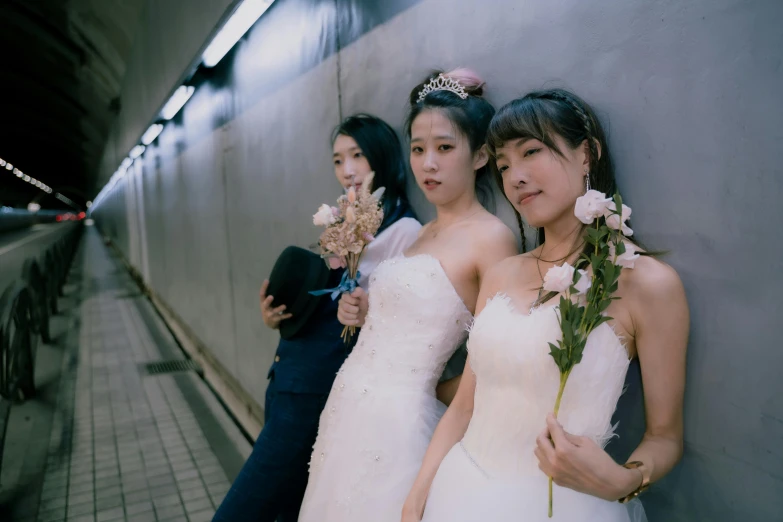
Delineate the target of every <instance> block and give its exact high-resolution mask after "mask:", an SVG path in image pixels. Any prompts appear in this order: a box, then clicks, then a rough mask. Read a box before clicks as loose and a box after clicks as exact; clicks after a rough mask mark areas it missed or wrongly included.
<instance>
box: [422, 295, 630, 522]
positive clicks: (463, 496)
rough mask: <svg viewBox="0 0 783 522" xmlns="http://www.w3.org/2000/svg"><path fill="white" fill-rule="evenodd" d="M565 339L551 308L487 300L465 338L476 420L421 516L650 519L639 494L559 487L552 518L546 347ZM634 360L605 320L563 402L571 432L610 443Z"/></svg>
mask: <svg viewBox="0 0 783 522" xmlns="http://www.w3.org/2000/svg"><path fill="white" fill-rule="evenodd" d="M560 338H561V333H560V326H559V324H558V315H557V308H556V307H555V306H549V307H546V308H540V309H537V310H535V311H533V312H532V313H531V314H530V315H524V314H521V313H519V312H518V311H516V310H515V309H514V307H513V304H512V303H511V300H510V299H509V298H508V297H506V296H504V295H497V296H495V297H494V298H493V299H490V300H489V302H488V303H487V306H486V307H485V308H484V310H483V311H482V312H481V314H480V315H479V317H477V318H476V321H475V323H474V325H473V327H472V329H471V333H470V337H469V339H468V353H469V354H470V363H471V366H472V368H473V371H474V373H475V375H476V394H475V403H474V409H473V417H472V419H471V421H470V425H469V427H468V429H467V432H466V433H465V436H464V438H463V440H462V441H461V442H460V443H458V444H457V445H455V446H454V447H453V448H452V449H451V451H450V452H449V453H448V455H447V456H446V458H445V459H444V460H443V462H442V463H441V465H440V468H439V469H438V473H437V475H436V477H435V480H434V481H433V484H432V487H431V489H430V494H429V497H428V499H427V504H426V508H425V511H424V518H423V522H475V521H479V520H482V521H483V520H487V521H492V522H512V521H513V522H549V521H558V520H560V521H568V522H629V521H631V522H639V521H643V520H645V518H644V510H643V508H642V505H641V503H640V502H639V501H638V499H637V500H634V501H633V502H631V503H630V504H628V505H623V504H620V503H618V502H609V501H606V500H602V499H599V498H597V497H593V496H590V495H585V494H582V493H578V492H576V491H573V490H571V489H567V488H561V487H559V486H557V485H554V492H553V493H554V494H553V498H554V503H553V505H554V510H553V511H554V516H553V518H548V516H547V505H548V479H547V477H546V475H545V474H544V473H543V472H541V470H539V469H538V459H537V458H536V456H535V455H534V453H533V450H534V449H535V447H536V437H537V436H538V434H539V433H541V430H542V429H544V427H545V425H546V416H547V414H548V413H549V412H551V411H552V410H553V409H554V404H555V398H556V397H557V391H558V387H559V384H560V373H559V371H558V369H557V366H556V365H555V362H554V360H553V359H552V357H551V356H550V355H549V351H550V350H549V345H548V343H549V342H555V340H556V339H560ZM628 364H629V359H628V354H627V351H626V349H625V347H624V346H623V343H622V342H621V340H620V339H619V338H618V336H617V335H616V334H615V332H614V330H613V329H612V327H611V326H609V324H607V323H604V324H602V325H600V326H599V327H598V328H597V329H596V330H594V331H593V333H592V334H591V335H590V337H589V338H588V341H587V344H586V346H585V349H584V352H583V358H582V362H581V363H579V364H578V365H577V366H576V367H575V368H574V370H573V371H572V372H571V376H570V377H569V379H568V383H567V384H566V388H565V393H564V394H563V399H562V402H561V405H560V412H559V415H558V419H559V421H560V422H561V424H562V425H563V426H564V428H565V430H566V431H568V432H569V433H573V434H576V435H583V436H586V437H589V438H591V439H593V440H594V441H595V442H596V443H598V444H599V445H602V446H603V445H605V444H606V442H608V440H609V439H610V438H611V437H612V436H613V431H614V428H613V426H612V424H611V420H612V414H613V413H614V410H615V407H616V406H617V401H618V399H619V398H620V395H621V393H622V391H623V384H624V381H625V374H626V372H627V370H628Z"/></svg>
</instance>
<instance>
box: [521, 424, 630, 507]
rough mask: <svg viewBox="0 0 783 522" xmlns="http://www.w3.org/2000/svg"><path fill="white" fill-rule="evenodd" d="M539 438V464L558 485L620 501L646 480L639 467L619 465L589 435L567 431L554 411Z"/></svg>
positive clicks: (537, 447)
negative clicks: (643, 479)
mask: <svg viewBox="0 0 783 522" xmlns="http://www.w3.org/2000/svg"><path fill="white" fill-rule="evenodd" d="M546 424H547V426H546V428H544V431H542V432H541V434H540V435H539V436H538V438H537V439H536V449H535V454H536V457H538V467H539V469H540V470H541V471H543V472H544V473H546V475H547V476H548V477H552V480H554V482H555V484H557V485H558V486H562V487H565V488H570V489H573V490H575V491H579V492H581V493H586V494H588V495H593V496H595V497H599V498H602V499H604V500H617V499H619V498H622V497H624V496H625V495H627V494H629V493H630V492H632V491H634V490H635V489H636V488H637V487H638V486H639V485H640V484H641V482H642V475H641V473H640V472H639V471H638V470H633V469H626V468H624V467H623V466H620V465H619V464H617V463H616V462H615V461H614V459H612V457H610V456H609V454H608V453H606V451H604V450H603V448H601V447H599V446H598V444H596V443H595V442H593V440H592V439H589V438H587V437H579V436H576V435H571V434H570V433H566V431H565V430H564V429H563V427H562V426H561V425H560V423H559V422H557V419H555V417H554V415H552V414H551V413H550V414H549V415H547V418H546Z"/></svg>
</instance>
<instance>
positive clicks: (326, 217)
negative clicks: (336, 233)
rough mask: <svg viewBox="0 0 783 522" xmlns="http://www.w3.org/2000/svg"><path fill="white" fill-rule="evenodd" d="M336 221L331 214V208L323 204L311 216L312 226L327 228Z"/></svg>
mask: <svg viewBox="0 0 783 522" xmlns="http://www.w3.org/2000/svg"><path fill="white" fill-rule="evenodd" d="M336 221H337V218H335V217H334V213H333V212H332V207H330V206H329V205H327V204H326V203H324V204H323V205H321V206H320V207H318V212H316V213H315V214H314V215H313V225H316V226H319V227H328V226H329V225H333V224H334V223H335V222H336Z"/></svg>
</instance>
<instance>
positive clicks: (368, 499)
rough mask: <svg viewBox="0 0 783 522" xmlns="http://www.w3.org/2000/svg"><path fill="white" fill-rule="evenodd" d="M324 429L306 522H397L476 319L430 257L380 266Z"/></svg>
mask: <svg viewBox="0 0 783 522" xmlns="http://www.w3.org/2000/svg"><path fill="white" fill-rule="evenodd" d="M369 299H370V300H369V312H368V315H367V320H366V322H365V325H364V327H363V328H362V330H361V333H360V335H359V338H358V342H357V344H356V347H355V348H354V349H353V351H352V353H351V355H350V356H349V357H348V359H347V360H346V361H345V363H344V364H343V366H342V368H340V371H339V372H338V374H337V378H336V379H335V382H334V386H333V387H332V391H331V393H330V394H329V399H328V401H327V403H326V407H325V408H324V411H323V413H322V414H321V420H320V424H319V427H318V438H317V439H316V442H315V446H314V448H313V454H312V458H311V461H310V479H309V482H308V484H307V491H306V493H305V498H304V502H303V504H302V509H301V511H300V513H299V521H300V522H370V521H372V522H386V521H388V522H399V520H400V516H401V513H402V505H403V503H404V502H405V498H406V496H407V495H408V492H409V490H410V488H411V486H412V485H413V481H414V479H415V478H416V474H417V473H418V471H419V467H420V466H421V462H422V459H423V458H424V452H425V451H426V450H427V446H428V445H429V442H430V439H431V438H432V433H433V431H434V430H435V426H436V425H437V423H438V421H439V420H440V417H441V415H442V414H443V412H444V411H445V409H446V408H445V406H444V405H443V404H442V403H440V402H439V401H438V400H437V399H436V398H435V386H436V385H437V383H438V379H439V377H440V375H441V373H442V372H443V368H444V366H445V364H446V362H447V361H448V360H449V358H450V357H451V355H452V354H453V353H454V351H455V349H456V348H457V346H458V345H459V344H460V342H461V341H462V340H463V339H464V337H465V336H466V335H467V328H468V326H469V325H470V322H471V320H472V316H471V314H470V312H469V311H468V310H467V309H466V308H465V305H464V304H463V302H462V300H461V299H460V297H459V295H457V293H456V291H455V290H454V287H453V286H452V285H451V282H450V281H449V279H448V277H447V276H446V273H445V272H444V271H443V268H442V267H441V265H440V262H439V261H438V260H437V259H436V258H434V257H432V256H429V255H418V256H413V257H405V256H399V257H396V258H394V259H390V260H387V261H384V262H383V263H381V264H380V265H379V266H378V268H376V269H375V271H374V272H373V276H372V278H371V279H370V287H369Z"/></svg>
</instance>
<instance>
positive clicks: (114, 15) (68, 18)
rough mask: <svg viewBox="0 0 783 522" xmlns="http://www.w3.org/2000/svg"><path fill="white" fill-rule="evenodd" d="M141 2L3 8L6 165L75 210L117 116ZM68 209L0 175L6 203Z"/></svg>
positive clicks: (48, 1)
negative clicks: (67, 200)
mask: <svg viewBox="0 0 783 522" xmlns="http://www.w3.org/2000/svg"><path fill="white" fill-rule="evenodd" d="M144 3H145V0H2V2H0V49H2V50H3V58H4V59H3V64H2V67H1V68H0V158H2V159H4V160H6V161H9V162H11V163H13V164H14V166H15V167H18V168H19V169H21V170H22V171H23V172H24V173H25V174H29V175H31V176H33V177H35V178H36V179H38V180H40V181H42V182H43V183H46V184H47V185H49V186H50V187H52V188H53V189H54V190H55V191H60V192H62V193H63V194H64V195H65V196H67V197H68V198H70V199H71V200H73V201H74V202H76V203H77V204H79V205H83V203H84V202H85V200H86V199H88V198H89V197H90V196H91V195H94V193H95V188H96V187H95V184H96V174H97V168H98V164H99V161H100V158H101V154H102V152H103V148H104V145H105V143H106V137H107V134H108V132H109V128H110V124H111V123H112V121H113V119H114V117H115V116H116V114H117V112H118V110H119V95H120V89H121V85H122V80H123V77H124V75H125V68H126V62H127V60H128V57H129V54H130V50H131V47H132V44H133V38H134V35H135V33H136V29H137V25H138V23H139V18H140V13H141V9H142V7H143V4H144ZM36 197H38V199H37V201H38V202H39V203H40V204H41V206H42V207H43V208H47V207H53V208H58V207H62V206H63V205H62V203H60V202H59V201H58V200H56V199H54V197H53V196H49V195H46V194H44V193H43V192H41V191H40V190H39V189H37V188H36V187H34V186H32V185H30V184H28V183H25V182H24V181H22V180H20V179H18V178H16V176H13V175H12V174H11V173H10V172H8V171H6V170H0V204H3V205H9V206H15V207H26V206H27V204H28V203H29V202H30V201H32V200H34V199H35V198H36Z"/></svg>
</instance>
